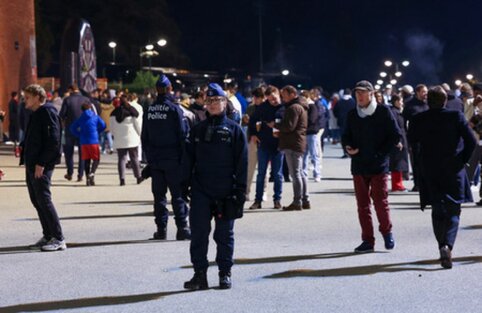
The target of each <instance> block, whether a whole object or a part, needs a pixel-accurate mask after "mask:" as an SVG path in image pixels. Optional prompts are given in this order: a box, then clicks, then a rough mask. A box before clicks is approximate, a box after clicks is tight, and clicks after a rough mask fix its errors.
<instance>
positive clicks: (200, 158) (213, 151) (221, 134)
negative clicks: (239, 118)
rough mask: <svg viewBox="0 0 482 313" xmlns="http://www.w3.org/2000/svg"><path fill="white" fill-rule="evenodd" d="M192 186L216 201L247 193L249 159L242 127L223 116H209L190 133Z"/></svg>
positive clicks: (189, 151)
mask: <svg viewBox="0 0 482 313" xmlns="http://www.w3.org/2000/svg"><path fill="white" fill-rule="evenodd" d="M187 151H188V154H189V159H190V160H191V162H190V163H191V170H192V180H191V186H192V188H193V189H194V190H198V191H200V192H202V193H204V194H206V195H208V196H210V197H212V198H213V199H224V198H226V197H228V196H230V195H233V194H244V193H245V192H246V180H247V168H248V156H247V143H246V137H245V135H244V133H243V131H242V129H241V127H240V126H239V125H238V124H237V123H236V122H234V121H232V120H231V119H228V118H227V117H226V115H225V114H224V113H223V114H222V115H217V116H209V114H208V117H207V119H206V120H204V121H202V122H201V123H199V124H197V125H195V126H194V127H193V129H192V130H191V134H190V136H189V144H188V149H187Z"/></svg>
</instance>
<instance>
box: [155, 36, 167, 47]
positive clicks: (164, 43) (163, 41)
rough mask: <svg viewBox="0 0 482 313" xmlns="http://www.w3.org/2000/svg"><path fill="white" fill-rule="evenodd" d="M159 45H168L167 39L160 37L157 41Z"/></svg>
mask: <svg viewBox="0 0 482 313" xmlns="http://www.w3.org/2000/svg"><path fill="white" fill-rule="evenodd" d="M157 45H158V46H160V47H164V46H165V45H167V40H166V39H164V38H161V39H159V41H158V42H157Z"/></svg>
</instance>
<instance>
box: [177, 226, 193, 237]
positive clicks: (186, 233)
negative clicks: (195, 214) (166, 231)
mask: <svg viewBox="0 0 482 313" xmlns="http://www.w3.org/2000/svg"><path fill="white" fill-rule="evenodd" d="M190 239H191V230H190V229H189V227H187V226H186V227H184V228H178V229H177V233H176V240H190Z"/></svg>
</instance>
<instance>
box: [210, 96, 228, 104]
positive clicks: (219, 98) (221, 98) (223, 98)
mask: <svg viewBox="0 0 482 313" xmlns="http://www.w3.org/2000/svg"><path fill="white" fill-rule="evenodd" d="M225 100H226V98H225V97H208V98H206V104H213V103H216V102H222V101H225Z"/></svg>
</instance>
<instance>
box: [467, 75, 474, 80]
mask: <svg viewBox="0 0 482 313" xmlns="http://www.w3.org/2000/svg"><path fill="white" fill-rule="evenodd" d="M465 78H467V79H468V80H472V79H474V75H472V74H467V75H466V76H465Z"/></svg>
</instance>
